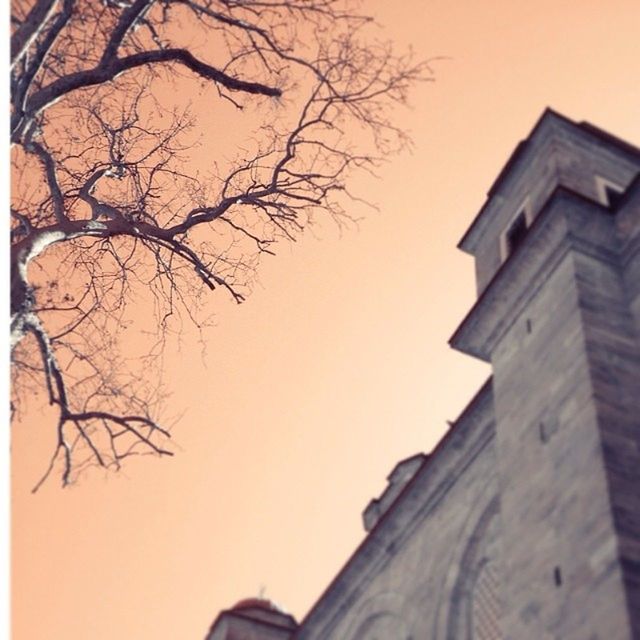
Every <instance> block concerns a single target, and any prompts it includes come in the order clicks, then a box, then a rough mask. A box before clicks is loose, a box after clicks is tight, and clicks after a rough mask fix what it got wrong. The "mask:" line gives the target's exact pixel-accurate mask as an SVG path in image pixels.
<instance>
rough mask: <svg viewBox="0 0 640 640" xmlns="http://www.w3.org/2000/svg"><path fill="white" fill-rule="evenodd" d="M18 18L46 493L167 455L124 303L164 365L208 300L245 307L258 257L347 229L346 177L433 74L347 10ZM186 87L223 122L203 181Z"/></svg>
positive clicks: (94, 5)
mask: <svg viewBox="0 0 640 640" xmlns="http://www.w3.org/2000/svg"><path fill="white" fill-rule="evenodd" d="M11 21H12V37H11V107H12V114H11V143H12V196H11V216H12V225H11V349H12V372H13V392H12V397H13V400H12V402H13V404H14V406H15V407H19V406H20V404H21V403H24V402H27V398H28V397H29V396H30V394H32V393H33V392H34V391H37V389H39V388H43V389H46V393H47V395H48V400H49V403H50V404H51V405H53V407H55V409H56V411H57V416H58V417H57V424H56V425H55V426H54V428H55V429H56V434H57V436H56V444H55V447H54V451H53V452H52V457H51V463H50V465H49V468H48V469H47V471H46V473H45V475H44V477H43V479H42V480H44V479H45V478H46V477H47V476H48V475H49V474H50V473H51V472H52V470H54V469H60V473H61V477H62V483H63V484H64V485H66V484H68V483H69V482H71V481H72V480H73V479H74V478H75V477H76V475H77V473H78V472H79V471H80V470H82V469H83V468H84V467H85V466H87V465H95V464H98V465H101V466H103V467H106V468H109V467H114V468H119V466H120V464H121V462H122V460H123V458H125V457H127V456H129V455H133V454H141V453H152V454H157V455H171V452H170V450H169V448H168V447H167V438H168V436H169V433H168V432H167V430H166V429H165V428H163V427H162V426H160V424H159V423H158V421H157V416H155V413H154V412H155V411H156V410H157V406H158V401H159V399H160V398H159V394H158V389H157V387H156V386H154V385H153V384H152V382H151V380H150V379H147V378H145V377H144V376H140V375H139V374H140V368H139V367H138V368H136V367H135V366H134V367H133V369H132V368H130V367H129V368H127V361H126V359H125V358H123V357H122V355H121V351H120V348H119V336H120V330H121V329H122V328H123V325H124V324H125V323H126V320H125V319H126V314H127V308H128V307H129V306H130V305H131V304H136V299H137V297H138V296H140V295H143V293H144V294H150V295H152V296H153V300H154V304H155V310H156V321H157V328H158V335H159V336H160V338H159V342H158V343H157V345H156V346H155V347H154V348H153V349H152V350H151V353H150V354H141V355H142V356H145V355H146V357H147V358H157V357H159V354H160V353H161V348H162V344H163V343H162V336H163V335H165V333H166V331H169V330H171V329H172V328H175V327H176V326H177V325H179V322H180V318H182V317H187V318H189V319H191V320H192V321H193V322H195V323H196V325H199V324H200V323H201V322H202V318H201V308H202V306H203V304H204V302H203V295H202V294H203V293H206V292H207V291H209V290H214V289H219V290H222V291H223V292H226V293H227V294H228V295H229V296H230V297H231V298H232V299H233V300H235V301H236V302H242V301H243V299H244V297H245V295H246V293H247V287H248V285H249V283H250V282H251V276H252V273H253V272H254V269H255V267H256V264H257V260H258V258H259V256H260V255H261V254H263V253H272V251H273V244H274V242H276V241H277V240H279V239H281V238H288V239H294V238H295V236H296V235H297V234H298V233H299V232H300V231H301V230H302V229H303V228H304V227H305V226H306V225H308V224H309V223H311V222H312V221H313V219H314V217H317V216H318V215H321V214H322V215H327V216H331V217H333V218H335V219H336V220H338V221H340V220H341V219H343V217H345V215H346V211H347V210H348V207H349V204H348V203H349V199H350V198H351V195H350V192H349V190H348V188H347V184H348V180H349V178H350V176H351V175H352V174H353V172H354V171H374V170H375V168H376V167H377V166H378V164H379V163H380V162H381V159H382V158H384V157H385V156H388V155H389V154H390V153H393V152H396V151H398V150H399V149H400V148H402V146H403V145H405V144H406V143H407V139H406V137H405V135H404V133H403V131H402V129H401V128H399V127H397V126H395V125H394V124H393V122H392V120H391V119H390V114H391V108H392V107H393V106H394V103H404V102H405V100H406V97H407V91H408V89H409V87H410V86H411V85H412V84H413V83H414V82H415V81H417V80H420V79H428V78H429V77H430V73H429V69H428V67H427V66H426V65H425V64H416V63H414V62H412V60H411V57H410V56H406V57H403V56H398V55H396V54H394V52H393V50H392V48H391V47H390V46H389V45H388V44H386V43H383V42H379V41H376V40H373V39H371V37H370V36H369V35H367V33H366V32H367V30H368V23H370V19H369V18H366V17H363V16H362V15H360V14H359V12H358V6H357V4H353V3H350V2H349V1H348V0H103V1H102V2H100V1H98V0H35V2H27V1H25V0H20V1H16V2H15V3H14V6H13V11H12V17H11ZM185 87H191V88H187V89H186V92H187V93H189V94H191V95H192V96H194V98H195V96H196V95H197V94H199V96H198V100H199V101H207V103H208V104H209V105H210V109H212V110H215V112H216V114H218V126H219V127H220V131H217V132H211V135H204V136H203V137H202V140H203V145H204V146H205V147H206V148H207V152H208V156H209V158H210V161H209V165H208V167H207V170H206V172H205V171H203V170H202V169H201V168H200V167H196V166H195V165H194V163H193V161H192V160H191V158H190V151H191V150H192V149H193V147H194V144H195V143H196V136H197V134H198V122H197V121H196V119H195V118H194V116H193V115H192V113H191V111H192V110H190V109H189V107H188V106H185V104H184V100H183V99H182V95H183V94H184V93H185ZM199 109H200V111H201V108H200V107H199ZM243 122H246V125H244V128H243ZM230 132H233V135H231V136H230V135H229V133H230ZM205 133H206V132H205ZM223 133H224V135H223ZM223 138H224V139H225V140H227V142H225V143H224V144H221V143H220V140H221V139H223ZM229 139H232V140H233V141H232V143H229V142H228V140H229ZM356 142H357V144H356ZM145 367H146V364H145ZM154 416H155V417H154ZM52 426H53V425H52ZM39 484H40V483H38V485H37V486H39ZM36 488H37V487H36Z"/></svg>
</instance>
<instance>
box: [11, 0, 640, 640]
mask: <svg viewBox="0 0 640 640" xmlns="http://www.w3.org/2000/svg"><path fill="white" fill-rule="evenodd" d="M364 8H365V11H366V12H368V13H370V14H372V15H374V16H376V17H377V18H378V20H379V22H380V23H382V24H383V25H385V27H386V34H387V36H388V37H390V38H392V39H394V40H395V41H396V42H397V43H398V45H399V46H400V47H402V46H408V45H410V44H412V45H413V47H414V49H415V51H416V53H417V54H418V55H419V56H423V57H436V56H442V57H444V58H446V59H442V60H439V61H435V62H434V63H433V66H434V69H435V72H436V78H437V81H436V82H435V83H429V84H426V85H424V86H421V87H418V88H417V90H416V91H415V92H414V95H413V98H412V101H411V102H412V105H413V108H412V110H410V111H400V112H399V113H398V117H399V118H400V119H401V121H402V122H403V124H404V125H405V126H406V127H407V128H409V129H410V130H411V131H412V132H413V139H414V142H415V148H414V151H413V153H412V154H405V155H403V156H401V157H399V158H396V159H394V160H393V162H392V163H391V164H390V165H388V166H387V167H385V168H384V169H383V170H382V172H381V180H380V181H378V182H375V183H373V182H371V181H364V180H363V181H361V182H360V184H359V188H360V190H361V192H362V191H363V190H364V191H365V195H366V196H367V198H368V199H369V200H374V201H376V202H378V204H379V205H380V209H381V211H380V213H372V214H370V215H368V216H367V217H366V218H365V219H364V220H363V221H362V222H361V224H360V228H359V229H358V230H349V231H346V232H344V233H343V234H342V236H341V237H340V234H338V232H337V231H336V229H334V228H333V227H331V226H329V225H327V226H326V227H321V228H320V229H318V230H317V232H316V234H315V237H314V236H312V235H308V236H307V237H305V238H304V239H303V240H302V241H301V242H299V243H297V244H295V245H292V246H285V245H283V246H281V247H280V248H279V251H278V255H277V257H275V258H269V259H268V260H265V262H264V264H263V265H262V269H261V277H260V283H259V285H258V286H257V287H256V288H255V291H254V293H253V294H252V296H251V298H250V299H249V301H248V302H246V303H245V304H243V305H242V306H240V307H236V306H234V305H233V304H232V303H230V302H229V303H224V302H223V301H222V300H221V299H220V298H217V299H216V300H215V301H214V302H212V311H214V312H215V313H216V325H217V326H216V327H215V328H213V329H211V330H210V331H207V333H206V334H205V342H206V351H205V352H204V353H203V352H202V349H201V347H200V346H199V345H198V344H197V341H196V339H195V337H194V336H192V335H191V334H189V333H188V334H187V335H185V336H184V339H183V341H182V343H181V345H180V349H179V350H178V346H177V344H172V345H171V346H170V351H169V353H168V355H167V366H168V373H167V382H168V383H169V385H170V387H171V390H172V392H173V396H172V401H171V403H172V408H175V414H176V415H178V414H181V413H182V417H181V418H180V419H179V421H178V422H177V424H176V426H175V428H174V431H173V434H174V438H175V439H176V442H177V444H178V446H179V451H178V452H177V455H176V456H175V458H173V459H168V460H167V459H165V460H156V459H152V458H147V459H141V460H134V461H133V462H130V463H129V464H128V466H127V467H126V469H125V470H124V472H122V473H121V474H119V475H117V476H116V475H109V476H108V477H107V476H104V475H103V474H102V473H100V472H97V471H96V472H95V473H93V474H90V475H87V476H84V477H83V478H82V480H81V481H80V483H79V484H78V485H76V486H74V487H72V488H70V489H66V490H61V489H60V488H59V485H58V484H57V483H56V482H55V481H50V482H48V483H47V484H46V485H45V486H44V487H43V488H42V489H41V491H40V492H39V493H37V494H36V495H35V496H33V495H31V493H30V489H31V487H32V486H33V485H34V484H35V481H36V480H37V479H38V478H39V475H40V473H41V471H42V470H43V468H44V465H45V462H46V459H47V455H48V453H49V449H48V448H47V447H45V446H44V445H43V444H42V443H43V442H45V440H46V439H45V438H43V434H46V433H47V431H48V430H49V429H50V424H51V423H50V421H49V420H48V419H47V416H46V414H45V413H40V412H39V411H35V410H34V412H33V413H32V415H31V416H29V419H28V420H26V421H24V422H22V423H19V424H18V425H15V427H14V431H13V433H12V458H13V469H12V491H13V504H12V513H13V520H12V545H13V546H12V551H13V567H12V588H13V601H12V615H13V638H14V639H15V640H33V639H34V638H53V639H57V638H65V640H86V639H87V638H91V639H92V640H107V639H108V640H111V639H112V638H113V637H118V638H124V639H129V638H131V639H133V638H136V639H142V638H153V639H154V640H170V639H171V640H173V639H175V638H176V637H180V638H184V639H187V638H189V639H190V638H195V639H198V638H203V637H204V636H205V634H206V632H207V629H208V627H209V625H210V624H211V622H212V621H213V619H214V617H215V616H216V614H217V612H218V611H219V610H220V609H221V608H225V607H228V606H231V605H233V604H234V603H235V602H236V601H237V600H239V599H241V598H243V597H247V596H252V595H257V593H258V592H259V591H260V589H261V588H264V589H265V592H266V596H267V597H270V598H272V599H273V600H275V601H276V602H277V603H279V604H280V605H282V606H283V607H284V608H285V609H287V610H289V611H290V612H291V613H292V614H293V615H295V616H296V617H297V618H298V619H300V618H301V617H303V616H304V614H305V613H306V611H307V610H308V609H309V607H310V606H311V605H312V604H313V602H314V601H315V600H316V599H317V597H318V596H319V595H320V594H321V592H322V591H323V589H324V588H325V586H326V585H327V584H328V582H329V580H330V579H331V578H332V576H334V575H335V573H336V572H337V571H338V570H339V569H340V567H341V566H342V565H343V564H344V562H345V561H346V560H347V558H348V556H349V555H350V553H351V552H352V551H353V549H355V547H356V545H357V544H358V543H359V541H360V540H361V539H362V537H363V529H362V525H361V517H360V516H361V512H362V510H363V509H364V508H365V506H366V505H367V503H368V501H369V500H370V499H371V498H372V497H374V496H376V495H378V494H379V493H380V492H381V491H382V490H383V488H384V485H385V477H386V475H387V473H388V472H389V471H390V470H391V468H392V467H393V465H394V464H395V463H396V462H397V461H398V460H400V459H402V458H404V457H407V456H409V455H412V454H414V453H416V452H418V451H429V450H431V449H432V448H433V446H434V444H435V443H436V442H437V441H438V439H439V438H440V437H441V436H442V434H443V433H444V431H445V428H446V420H449V419H453V418H455V417H456V416H457V415H458V414H459V413H460V411H461V410H462V409H463V408H464V406H465V404H466V403H467V402H468V400H469V399H470V398H471V396H472V395H473V393H474V392H475V390H476V389H477V388H478V387H479V386H480V384H481V383H482V381H483V380H484V378H485V377H486V376H487V375H488V373H489V372H488V370H487V368H486V367H485V366H484V365H481V364H479V363H474V362H473V361H472V360H471V359H470V358H468V357H465V356H462V355H460V354H456V353H454V352H452V351H451V350H450V349H449V348H448V346H447V339H448V338H449V336H450V335H451V334H452V333H453V331H454V329H455V328H456V326H457V324H458V323H459V321H460V320H461V319H462V317H463V316H464V314H465V313H466V311H467V310H468V309H469V308H470V306H471V305H472V303H473V299H474V282H473V266H472V260H471V258H470V257H468V256H465V255H464V254H462V253H460V252H459V251H457V250H456V248H455V245H456V243H457V241H458V240H459V239H460V237H461V236H462V234H463V233H464V231H465V230H466V228H467V227H468V225H469V224H470V223H471V221H472V219H473V217H474V216H475V214H476V212H477V211H478V210H479V208H480V207H481V205H482V203H483V201H484V198H485V193H486V191H487V189H488V188H489V186H490V185H491V183H492V181H493V179H494V178H495V177H496V175H497V173H498V172H499V170H500V169H501V167H502V166H503V164H504V162H505V161H506V160H507V157H508V156H509V154H510V153H511V151H512V150H513V149H514V147H515V145H516V144H517V142H518V141H519V140H520V139H522V138H524V137H525V136H526V135H527V134H528V132H529V130H530V129H531V127H532V126H533V124H534V122H535V121H536V120H537V118H538V117H539V115H540V114H541V112H542V111H543V109H544V108H545V107H546V106H551V107H553V108H554V109H556V110H558V111H560V112H562V113H564V114H565V115H567V116H569V117H571V118H573V119H575V120H588V121H590V122H592V123H593V124H596V125H598V126H600V127H602V128H604V129H607V130H609V131H611V132H612V133H614V134H616V135H619V136H621V137H623V138H626V139H628V140H630V141H631V142H634V143H635V144H640V82H639V78H640V44H639V42H638V33H639V32H640V3H638V1H637V0H565V1H560V0H538V1H537V2H521V1H519V0H518V1H516V0H500V1H499V0H457V1H451V0H446V1H445V0H402V1H396V2H384V1H382V0H365V3H364ZM197 99H198V98H197V97H194V100H197Z"/></svg>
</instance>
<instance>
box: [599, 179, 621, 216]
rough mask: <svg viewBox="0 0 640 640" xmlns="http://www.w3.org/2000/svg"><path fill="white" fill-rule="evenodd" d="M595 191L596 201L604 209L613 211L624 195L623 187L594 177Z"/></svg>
mask: <svg viewBox="0 0 640 640" xmlns="http://www.w3.org/2000/svg"><path fill="white" fill-rule="evenodd" d="M596 191H597V192H598V200H600V202H601V204H603V205H604V206H605V207H608V208H609V209H611V211H615V210H616V209H617V208H618V204H619V203H620V200H621V199H622V196H623V195H624V191H625V190H624V187H622V186H621V185H619V184H616V183H615V182H612V181H611V180H607V178H603V177H601V176H596Z"/></svg>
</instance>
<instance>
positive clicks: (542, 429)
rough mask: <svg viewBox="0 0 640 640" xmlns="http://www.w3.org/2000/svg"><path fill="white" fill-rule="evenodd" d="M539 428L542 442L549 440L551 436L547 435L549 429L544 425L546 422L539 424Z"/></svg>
mask: <svg viewBox="0 0 640 640" xmlns="http://www.w3.org/2000/svg"><path fill="white" fill-rule="evenodd" d="M538 428H539V430H540V442H548V441H549V436H548V435H547V429H546V427H545V425H544V422H541V423H540V424H539V425H538Z"/></svg>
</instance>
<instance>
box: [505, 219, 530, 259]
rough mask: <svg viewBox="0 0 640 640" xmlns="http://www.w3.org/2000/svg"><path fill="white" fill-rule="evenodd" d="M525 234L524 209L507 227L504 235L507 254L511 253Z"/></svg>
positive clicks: (525, 220)
mask: <svg viewBox="0 0 640 640" xmlns="http://www.w3.org/2000/svg"><path fill="white" fill-rule="evenodd" d="M526 235H527V217H526V216H525V213H524V211H521V212H520V213H519V214H518V215H517V216H516V218H515V220H514V221H513V222H512V223H511V226H510V227H509V228H508V229H507V234H506V236H505V238H506V242H507V246H506V249H507V256H509V255H511V254H512V253H513V252H514V251H515V249H516V247H517V246H518V245H520V244H521V243H522V241H523V240H524V237H525V236H526Z"/></svg>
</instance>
